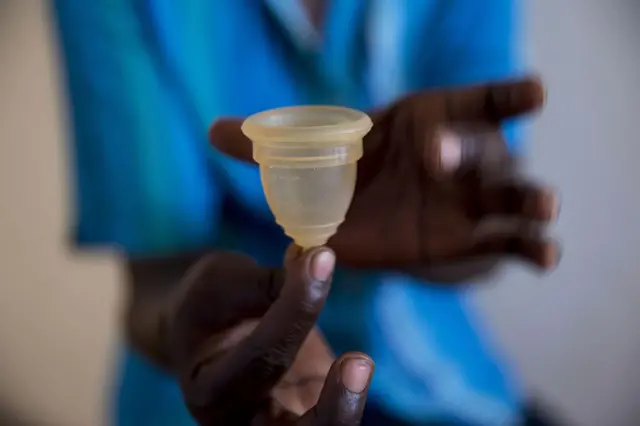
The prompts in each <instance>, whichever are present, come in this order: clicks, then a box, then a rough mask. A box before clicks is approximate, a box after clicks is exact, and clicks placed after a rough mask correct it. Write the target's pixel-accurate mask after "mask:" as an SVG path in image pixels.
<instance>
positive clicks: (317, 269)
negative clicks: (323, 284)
mask: <svg viewBox="0 0 640 426" xmlns="http://www.w3.org/2000/svg"><path fill="white" fill-rule="evenodd" d="M335 264H336V257H335V255H334V254H333V252H332V251H331V250H327V249H323V250H322V251H321V252H319V253H317V254H316V255H314V256H313V259H311V268H310V272H311V276H312V277H313V278H314V279H316V280H318V281H327V280H328V279H329V278H330V277H331V274H333V267H334V266H335Z"/></svg>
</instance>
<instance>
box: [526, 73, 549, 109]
mask: <svg viewBox="0 0 640 426" xmlns="http://www.w3.org/2000/svg"><path fill="white" fill-rule="evenodd" d="M522 91H523V92H524V93H525V94H526V96H527V97H528V99H529V104H530V105H531V107H532V108H534V109H537V108H541V107H542V106H543V105H544V104H545V103H546V100H547V92H546V89H545V86H544V82H543V81H542V79H541V78H540V77H538V76H531V77H529V78H527V79H525V80H524V81H523V88H522Z"/></svg>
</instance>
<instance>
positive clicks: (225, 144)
mask: <svg viewBox="0 0 640 426" xmlns="http://www.w3.org/2000/svg"><path fill="white" fill-rule="evenodd" d="M208 135H209V143H210V144H211V145H212V146H213V147H214V148H216V149H218V150H219V151H221V152H223V153H224V154H227V155H230V156H232V157H234V158H236V159H238V160H242V161H247V162H253V146H252V143H251V141H250V140H249V138H247V137H246V136H245V135H244V133H242V120H240V119H237V118H219V119H217V120H215V121H214V122H213V123H212V124H211V126H210V127H209V132H208Z"/></svg>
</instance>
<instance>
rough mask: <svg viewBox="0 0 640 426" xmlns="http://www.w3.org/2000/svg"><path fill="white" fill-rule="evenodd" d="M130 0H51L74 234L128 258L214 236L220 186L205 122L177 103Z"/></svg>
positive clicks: (195, 244)
mask: <svg viewBox="0 0 640 426" xmlns="http://www.w3.org/2000/svg"><path fill="white" fill-rule="evenodd" d="M137 3H138V2H131V1H129V0H97V1H91V2H87V1H85V0H56V1H54V2H53V3H52V6H51V12H52V14H53V18H54V21H55V24H56V30H57V36H58V41H59V51H60V53H61V63H62V75H63V78H64V82H65V83H66V85H65V87H66V95H67V107H68V121H69V125H68V129H69V135H70V140H71V142H70V144H69V145H68V148H69V149H70V151H71V157H70V161H69V165H70V168H71V176H72V178H73V179H72V182H73V183H74V197H73V202H74V207H75V209H74V215H73V216H74V218H73V220H74V222H75V230H74V234H75V235H74V238H75V241H76V243H77V244H79V245H83V246H84V245H92V246H94V245H97V246H111V247H117V248H120V249H123V250H124V251H126V252H127V253H129V254H157V253H167V252H172V251H184V250H197V249H201V248H204V247H206V246H208V245H210V244H211V243H212V242H213V241H214V240H215V238H216V235H217V231H218V229H217V228H218V226H217V225H218V219H219V217H220V210H221V208H220V205H221V198H222V194H221V189H220V186H219V185H218V184H217V182H216V179H215V178H214V173H212V171H211V170H210V165H209V164H208V162H207V155H206V152H205V150H206V147H207V141H206V133H207V132H206V128H203V126H202V124H201V123H199V122H198V120H197V119H195V117H193V114H192V113H191V112H190V111H189V110H188V108H185V107H184V105H182V104H181V103H180V102H178V101H177V100H176V94H175V91H174V90H173V88H172V87H171V85H170V83H169V82H168V81H167V79H166V78H165V75H164V72H165V70H163V67H162V63H161V62H160V61H158V60H157V58H156V57H154V51H153V48H151V46H149V40H148V38H147V36H148V34H146V33H145V30H144V28H142V25H143V24H142V22H143V17H141V16H140V10H136V8H135V6H134V5H135V4H137Z"/></svg>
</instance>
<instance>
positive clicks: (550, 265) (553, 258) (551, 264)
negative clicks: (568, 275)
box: [540, 240, 562, 271]
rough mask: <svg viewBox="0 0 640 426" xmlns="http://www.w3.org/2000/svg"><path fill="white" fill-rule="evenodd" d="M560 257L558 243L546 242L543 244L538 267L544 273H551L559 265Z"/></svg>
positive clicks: (560, 252) (560, 251)
mask: <svg viewBox="0 0 640 426" xmlns="http://www.w3.org/2000/svg"><path fill="white" fill-rule="evenodd" d="M561 257H562V250H561V248H560V243H559V242H558V241H555V240H553V241H547V242H546V243H545V244H544V249H543V250H542V255H541V257H540V267H541V268H542V270H544V271H551V270H554V269H555V268H557V267H558V265H559V264H560V258H561Z"/></svg>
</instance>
